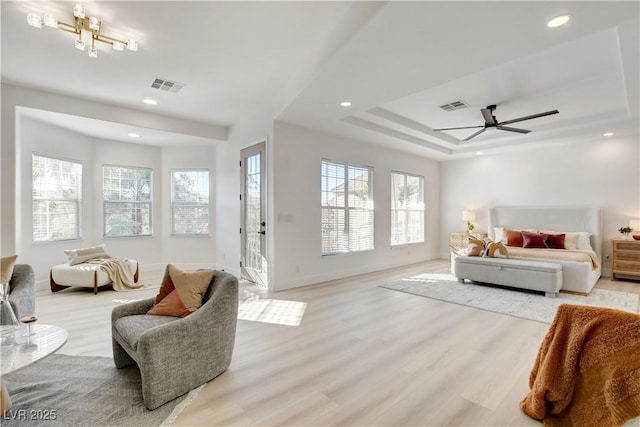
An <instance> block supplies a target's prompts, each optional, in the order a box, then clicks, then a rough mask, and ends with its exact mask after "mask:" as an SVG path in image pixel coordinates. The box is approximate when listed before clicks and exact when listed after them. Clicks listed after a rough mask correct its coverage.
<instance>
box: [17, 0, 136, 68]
mask: <svg viewBox="0 0 640 427" xmlns="http://www.w3.org/2000/svg"><path fill="white" fill-rule="evenodd" d="M27 23H28V24H29V25H31V26H32V27H35V28H42V27H50V28H57V29H59V30H62V31H66V32H68V33H72V34H75V35H77V36H78V38H77V39H76V40H75V43H74V46H75V48H76V49H79V50H82V51H84V50H85V47H86V43H85V42H84V40H83V38H82V35H83V33H88V34H91V46H90V47H89V50H88V52H89V57H91V58H97V57H98V49H97V48H96V42H100V43H105V44H108V45H111V47H112V48H113V50H117V51H119V52H122V51H124V49H125V47H126V48H127V49H128V50H131V51H134V52H135V51H137V50H138V43H137V42H136V41H135V40H133V39H129V40H120V39H117V38H115V37H111V36H107V35H105V34H102V33H101V32H100V31H101V27H102V22H101V21H100V19H99V18H97V17H95V16H87V15H86V14H85V10H84V6H83V5H81V4H76V5H75V6H74V7H73V24H69V23H66V22H62V21H60V20H59V19H58V17H57V16H54V15H51V14H46V15H44V16H42V15H39V14H36V13H29V14H28V15H27Z"/></svg>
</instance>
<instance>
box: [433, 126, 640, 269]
mask: <svg viewBox="0 0 640 427" xmlns="http://www.w3.org/2000/svg"><path fill="white" fill-rule="evenodd" d="M639 159H640V153H639V143H638V139H637V137H636V138H618V137H612V138H605V137H602V138H598V139H594V140H592V141H583V142H580V143H573V144H563V145H545V146H544V147H540V148H535V149H527V150H525V151H519V152H512V153H503V154H493V155H491V154H487V155H484V156H479V157H475V158H471V159H464V160H453V161H447V162H443V163H442V165H441V168H440V170H441V175H440V178H441V194H442V199H441V202H442V211H441V217H442V222H441V226H442V238H441V241H440V255H441V256H442V257H445V256H447V252H448V234H449V233H450V232H452V231H462V230H463V229H464V224H463V222H462V219H461V216H462V211H463V210H465V209H472V210H475V211H476V215H477V219H476V221H475V224H476V226H477V230H482V231H487V221H488V218H487V209H489V208H490V207H493V206H599V207H601V208H602V213H603V223H604V224H603V228H604V230H603V242H604V243H603V254H604V255H605V256H606V255H607V254H610V253H611V239H613V238H618V237H619V236H620V234H619V233H618V231H617V230H618V228H620V227H621V226H623V225H625V224H627V225H628V223H629V219H631V218H640V190H639V189H640V175H639V172H638V171H639V170H640V162H639ZM608 269H610V264H609V263H604V265H603V270H608ZM603 272H604V271H603Z"/></svg>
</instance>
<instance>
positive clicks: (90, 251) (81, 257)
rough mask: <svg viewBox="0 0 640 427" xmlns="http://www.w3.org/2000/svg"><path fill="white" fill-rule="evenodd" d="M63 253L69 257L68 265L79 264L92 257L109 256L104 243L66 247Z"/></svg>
mask: <svg viewBox="0 0 640 427" xmlns="http://www.w3.org/2000/svg"><path fill="white" fill-rule="evenodd" d="M64 253H65V254H66V255H67V257H69V265H76V264H81V263H83V262H85V261H89V260H90V259H94V258H111V255H109V254H108V253H107V248H106V247H105V245H104V244H102V245H100V246H92V247H90V248H81V249H66V250H65V251H64Z"/></svg>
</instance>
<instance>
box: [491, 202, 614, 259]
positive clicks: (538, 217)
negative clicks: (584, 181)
mask: <svg viewBox="0 0 640 427" xmlns="http://www.w3.org/2000/svg"><path fill="white" fill-rule="evenodd" d="M494 227H505V228H512V229H515V230H521V229H526V228H535V229H538V230H553V231H567V232H571V231H573V232H575V231H588V232H589V233H591V246H592V247H593V250H594V251H595V253H596V254H597V255H598V259H600V260H601V259H602V213H601V209H600V208H596V207H518V206H514V207H495V208H490V209H489V228H488V231H489V236H490V237H492V238H493V228H494Z"/></svg>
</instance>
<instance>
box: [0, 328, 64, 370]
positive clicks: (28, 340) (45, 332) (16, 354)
mask: <svg viewBox="0 0 640 427" xmlns="http://www.w3.org/2000/svg"><path fill="white" fill-rule="evenodd" d="M2 328H6V327H5V326H0V329H2ZM26 333H27V328H26V327H25V326H22V327H21V328H20V329H19V330H17V331H16V332H15V333H14V337H13V339H9V340H7V342H2V343H0V375H5V374H8V373H10V372H13V371H16V370H18V369H20V368H24V367H25V366H27V365H30V364H32V363H34V362H36V361H38V360H40V359H42V358H44V357H46V356H48V355H50V354H51V353H54V352H55V351H57V350H58V349H59V348H60V347H62V346H63V345H64V344H65V343H66V342H67V338H68V337H69V334H68V333H67V331H66V330H64V329H62V328H60V327H58V326H53V325H40V324H37V323H36V324H32V325H31V335H28V336H26V335H25V334H26Z"/></svg>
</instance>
